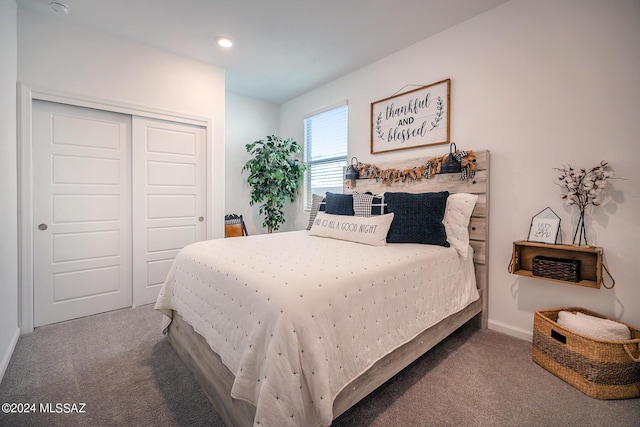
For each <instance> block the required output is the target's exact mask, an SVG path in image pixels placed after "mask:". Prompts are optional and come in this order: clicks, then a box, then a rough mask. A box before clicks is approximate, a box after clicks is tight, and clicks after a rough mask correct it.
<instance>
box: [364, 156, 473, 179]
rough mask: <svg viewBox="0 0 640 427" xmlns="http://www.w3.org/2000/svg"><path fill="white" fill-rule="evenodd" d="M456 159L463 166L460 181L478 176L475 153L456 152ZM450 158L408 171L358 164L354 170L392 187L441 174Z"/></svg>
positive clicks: (445, 157)
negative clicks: (397, 183)
mask: <svg viewBox="0 0 640 427" xmlns="http://www.w3.org/2000/svg"><path fill="white" fill-rule="evenodd" d="M453 156H454V158H455V159H456V160H457V161H458V163H460V165H461V166H462V172H461V173H460V179H462V180H464V179H470V178H473V177H474V176H475V175H476V171H477V170H478V168H477V166H476V163H475V162H476V156H475V154H473V151H471V150H469V151H464V150H456V152H455V153H454V155H453ZM448 157H449V155H448V154H445V155H444V156H441V157H433V158H431V159H429V160H427V161H426V162H425V163H424V164H422V165H420V166H414V167H412V168H408V169H402V170H400V169H395V168H389V169H381V168H380V167H378V166H376V165H372V164H369V163H362V162H358V164H356V165H354V169H355V170H356V171H357V172H358V176H359V177H360V178H363V179H367V178H369V179H375V180H376V181H382V183H383V184H385V185H391V184H392V183H394V182H405V181H419V180H421V179H422V178H426V179H430V178H431V177H432V176H433V175H435V174H437V173H438V172H440V169H441V168H442V164H443V163H444V162H445V161H446V160H447V158H448Z"/></svg>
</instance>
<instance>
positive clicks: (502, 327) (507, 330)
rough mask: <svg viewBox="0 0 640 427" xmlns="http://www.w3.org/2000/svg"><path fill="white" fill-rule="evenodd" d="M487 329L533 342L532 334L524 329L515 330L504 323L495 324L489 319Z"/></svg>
mask: <svg viewBox="0 0 640 427" xmlns="http://www.w3.org/2000/svg"><path fill="white" fill-rule="evenodd" d="M488 327H489V329H491V330H492V331H497V332H501V333H503V334H506V335H510V336H512V337H515V338H520V339H521V340H525V341H529V342H532V341H533V332H532V331H527V330H525V329H520V328H516V327H515V326H512V325H507V324H506V323H502V322H496V321H495V320H491V319H489V326H488Z"/></svg>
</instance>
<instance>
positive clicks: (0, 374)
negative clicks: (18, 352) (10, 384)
mask: <svg viewBox="0 0 640 427" xmlns="http://www.w3.org/2000/svg"><path fill="white" fill-rule="evenodd" d="M18 338H20V328H16V330H15V332H14V333H13V338H12V339H11V342H10V343H9V348H7V351H6V352H5V354H4V356H3V357H2V364H0V382H2V379H3V378H4V373H5V372H6V371H7V367H9V361H10V360H11V356H13V350H15V348H16V344H17V343H18Z"/></svg>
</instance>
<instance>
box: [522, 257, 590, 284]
mask: <svg viewBox="0 0 640 427" xmlns="http://www.w3.org/2000/svg"><path fill="white" fill-rule="evenodd" d="M532 273H533V275H534V276H538V277H546V278H548V279H555V280H564V281H566V282H579V281H580V260H579V259H565V258H553V257H548V256H542V255H538V256H536V257H533V264H532Z"/></svg>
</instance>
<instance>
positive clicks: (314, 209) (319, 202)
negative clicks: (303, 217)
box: [307, 194, 326, 230]
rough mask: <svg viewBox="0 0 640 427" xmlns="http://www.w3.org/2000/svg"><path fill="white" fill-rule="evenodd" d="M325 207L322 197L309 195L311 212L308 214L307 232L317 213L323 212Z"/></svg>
mask: <svg viewBox="0 0 640 427" xmlns="http://www.w3.org/2000/svg"><path fill="white" fill-rule="evenodd" d="M325 206H326V205H325V202H324V197H322V196H318V195H317V194H313V195H311V211H310V212H309V225H307V230H311V226H312V225H313V221H314V220H315V219H316V215H317V214H318V211H324V208H325Z"/></svg>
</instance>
